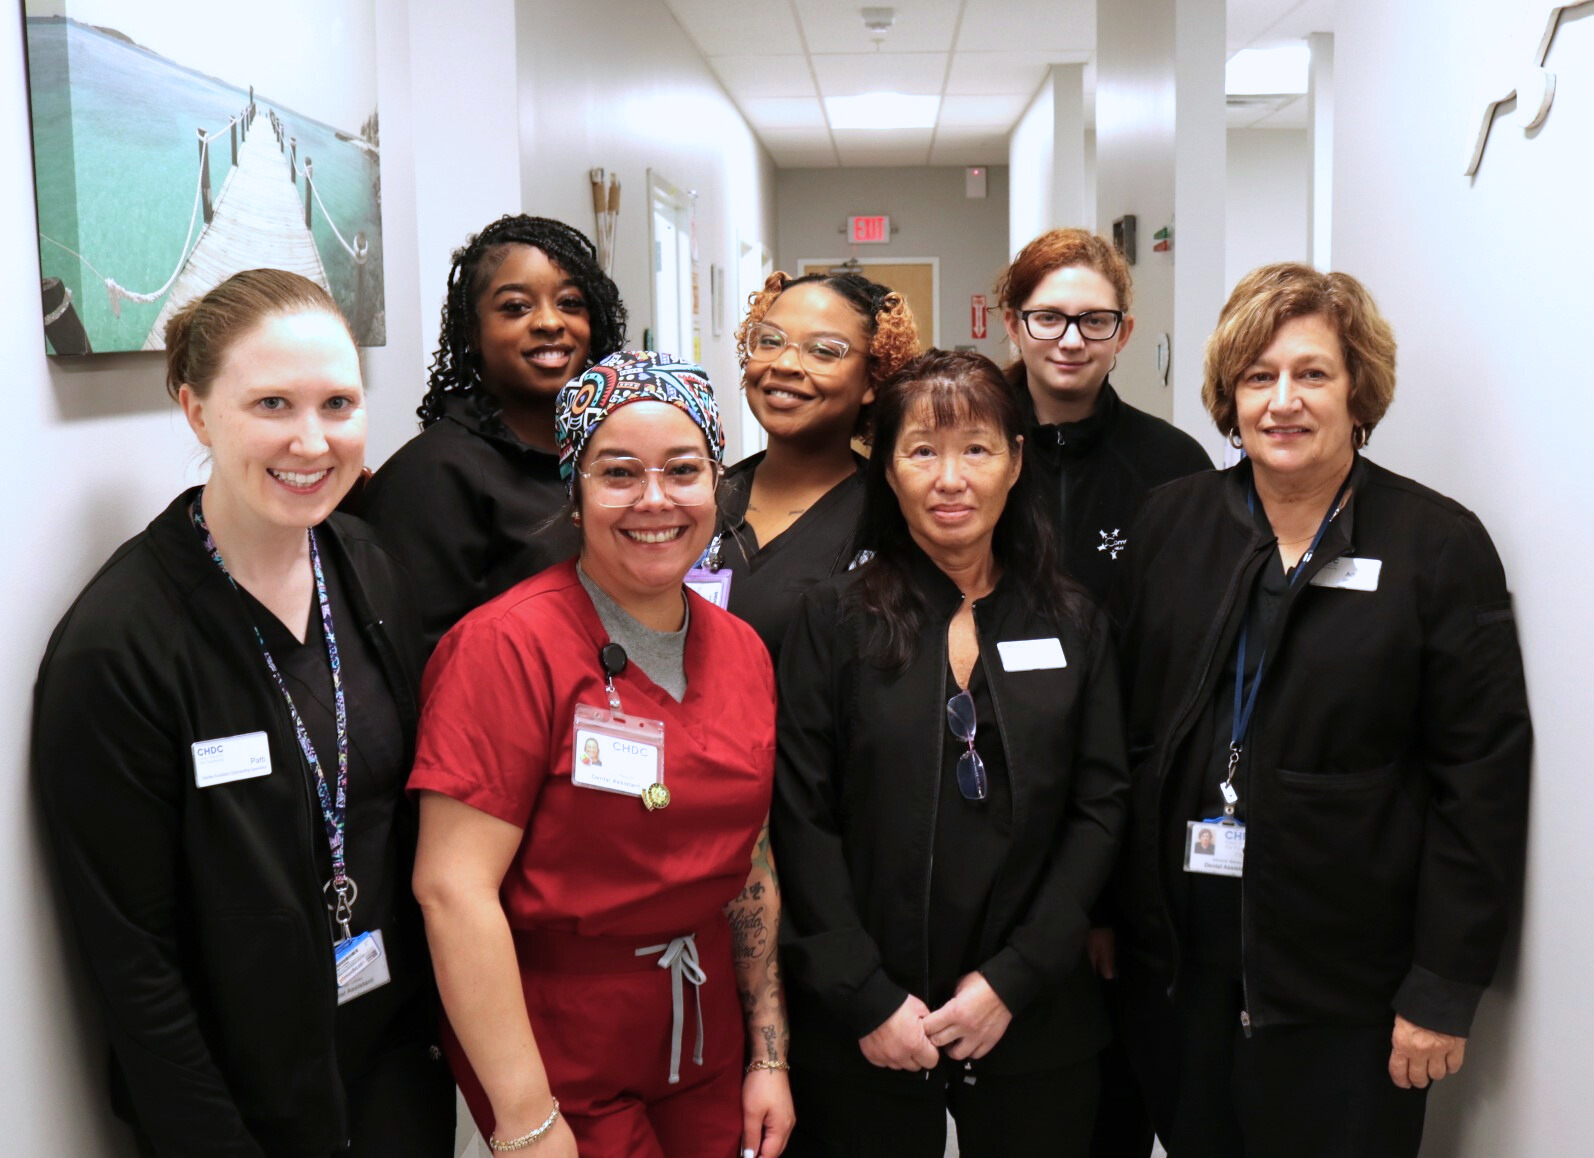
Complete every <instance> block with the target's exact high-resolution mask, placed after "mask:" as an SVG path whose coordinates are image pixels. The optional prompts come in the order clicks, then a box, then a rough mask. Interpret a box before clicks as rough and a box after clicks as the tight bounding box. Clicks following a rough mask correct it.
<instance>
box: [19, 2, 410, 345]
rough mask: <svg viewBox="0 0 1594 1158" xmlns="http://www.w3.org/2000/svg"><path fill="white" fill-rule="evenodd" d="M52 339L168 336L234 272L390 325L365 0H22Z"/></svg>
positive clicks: (360, 336) (364, 331)
mask: <svg viewBox="0 0 1594 1158" xmlns="http://www.w3.org/2000/svg"><path fill="white" fill-rule="evenodd" d="M23 11H24V15H25V17H26V25H27V51H28V88H29V95H30V99H31V105H32V116H33V162H34V180H35V192H36V195H37V200H38V209H39V257H40V264H41V267H42V272H43V284H42V286H41V290H42V295H41V296H42V301H41V303H40V305H41V308H42V315H41V316H42V319H43V322H44V332H45V336H46V338H47V339H48V348H49V351H50V353H52V354H58V355H79V354H97V353H109V352H113V351H121V350H160V349H163V348H164V347H165V342H164V340H163V339H164V333H165V328H166V321H167V319H168V318H170V317H171V315H172V314H173V313H175V312H176V311H177V309H178V308H179V307H180V306H182V305H183V304H184V303H185V302H187V301H190V300H192V299H193V298H195V297H197V296H199V295H200V294H203V293H205V292H206V291H207V290H209V289H210V288H212V287H213V286H215V285H217V284H219V283H220V282H222V281H223V280H225V279H226V278H228V277H230V276H231V275H232V274H234V273H236V272H238V271H239V270H243V269H256V268H261V267H275V268H278V269H289V270H293V271H295V272H297V273H302V274H304V275H305V276H306V277H309V278H311V279H312V280H314V281H316V282H319V283H320V284H321V285H323V286H326V287H327V288H328V289H329V290H330V291H331V292H332V296H333V297H334V298H335V299H336V300H337V303H338V305H339V307H340V308H341V309H342V310H343V313H344V316H345V317H347V318H348V320H349V324H350V326H351V327H352V328H353V330H354V334H355V338H356V339H357V341H358V342H359V344H360V345H362V346H380V345H383V344H384V343H385V341H386V331H387V317H386V309H385V307H384V301H383V278H382V178H381V166H380V159H381V152H380V149H381V137H380V120H379V118H378V115H377V85H376V4H375V0H273V3H271V4H269V5H266V6H264V7H261V6H247V5H233V4H215V3H212V2H211V0H161V2H160V3H158V4H129V3H127V2H126V0H25V3H24V5H23Z"/></svg>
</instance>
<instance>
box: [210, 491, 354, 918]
mask: <svg viewBox="0 0 1594 1158" xmlns="http://www.w3.org/2000/svg"><path fill="white" fill-rule="evenodd" d="M193 521H194V527H195V528H196V529H197V530H198V531H199V533H200V534H201V535H202V536H204V539H205V550H207V551H209V552H210V557H211V559H213V560H214V561H215V563H216V566H218V567H220V568H221V573H222V574H223V575H225V576H227V582H229V583H231V584H232V585H233V589H234V590H237V588H238V582H237V580H235V579H234V578H233V577H232V573H231V572H230V571H228V570H227V564H226V563H225V562H223V561H222V557H221V552H220V551H219V550H217V548H216V539H215V536H213V535H212V534H211V533H210V527H209V526H208V525H207V524H206V523H205V512H204V509H203V508H202V507H201V505H200V496H199V495H195V496H194V507H193ZM306 534H308V535H309V537H310V569H311V570H312V571H313V572H314V573H315V594H316V600H317V602H318V603H319V604H320V605H321V627H322V630H323V631H324V632H325V634H326V637H327V662H328V664H329V666H330V667H331V668H332V702H333V708H334V713H335V715H336V718H337V729H338V782H337V787H336V788H335V789H334V788H331V787H329V786H328V784H327V776H326V771H325V769H323V768H322V767H321V761H320V759H319V758H318V757H317V756H316V752H315V745H314V744H313V743H312V742H311V741H310V733H309V731H308V730H307V729H306V728H305V726H304V718H303V717H302V716H300V715H299V709H298V707H296V706H295V705H294V702H293V696H291V695H290V694H289V693H288V685H287V684H286V683H284V682H283V680H282V673H281V672H280V671H278V670H277V663H276V661H275V660H274V659H272V658H271V652H270V650H269V649H268V648H267V647H266V641H265V639H264V638H263V637H262V636H261V634H260V628H259V626H257V625H255V624H251V625H250V626H251V627H252V628H253V629H254V633H255V642H256V643H258V644H259V645H260V654H261V655H263V656H264V657H265V660H266V667H267V668H268V669H269V670H270V672H271V678H272V680H273V681H274V682H275V683H276V685H277V690H278V691H279V692H281V693H282V698H283V699H284V700H286V701H287V704H288V714H289V715H290V716H291V717H292V718H293V730H294V731H295V732H296V733H298V736H299V750H300V751H301V752H303V753H304V758H305V762H306V763H308V764H309V765H310V770H311V771H312V772H313V773H315V793H316V798H317V799H318V800H319V801H320V803H321V819H322V822H323V823H324V824H325V826H326V833H327V843H328V844H329V845H330V846H331V848H332V879H331V880H330V881H328V882H327V885H326V888H328V889H330V890H331V891H332V893H333V899H332V900H331V901H330V902H328V904H327V908H328V909H330V910H331V911H332V916H333V919H334V920H335V921H337V923H338V924H339V925H340V926H341V927H342V931H343V937H344V939H345V940H347V939H348V937H349V936H350V935H351V934H350V930H349V921H350V920H351V919H352V918H353V915H354V901H355V898H356V897H358V896H359V895H360V890H359V886H358V885H356V884H355V883H354V878H353V877H351V876H349V875H348V873H347V871H345V862H344V856H343V832H344V825H345V823H346V820H347V817H348V808H349V714H348V709H347V707H346V705H345V703H344V699H343V675H342V670H341V667H340V665H339V663H338V640H337V636H336V635H335V634H333V631H332V601H331V600H329V599H328V598H327V581H326V574H325V573H324V572H323V571H322V570H321V552H320V551H318V550H317V549H316V542H315V532H314V531H307V532H306Z"/></svg>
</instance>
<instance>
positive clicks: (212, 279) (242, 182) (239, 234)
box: [144, 118, 331, 350]
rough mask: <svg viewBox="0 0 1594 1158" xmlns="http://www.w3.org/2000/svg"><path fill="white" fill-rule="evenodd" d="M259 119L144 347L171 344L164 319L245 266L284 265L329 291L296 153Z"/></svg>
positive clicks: (255, 267) (282, 267) (271, 127)
mask: <svg viewBox="0 0 1594 1158" xmlns="http://www.w3.org/2000/svg"><path fill="white" fill-rule="evenodd" d="M256 119H257V120H259V122H260V123H259V124H258V125H257V126H256V127H255V128H254V130H253V131H251V132H249V133H248V134H247V136H246V138H245V139H244V140H243V141H242V142H241V143H240V144H239V146H238V164H237V165H236V166H235V167H234V168H233V169H232V170H231V171H230V172H229V174H228V176H227V180H226V181H225V182H224V183H223V184H222V187H221V194H220V195H219V196H218V197H217V198H216V200H215V203H214V208H213V215H212V217H211V220H210V223H209V224H208V225H207V226H206V227H205V231H204V233H203V234H201V235H200V238H199V242H198V244H196V245H195V246H194V251H193V252H192V253H191V254H189V255H188V260H187V262H185V263H184V265H183V269H182V272H181V273H179V274H178V275H177V283H176V284H175V285H174V286H173V287H172V291H171V293H169V294H168V295H167V296H166V301H165V303H164V304H163V305H162V306H161V311H160V314H159V315H158V316H157V317H156V319H155V324H154V326H152V327H151V328H150V332H149V337H147V338H146V339H145V340H144V348H145V349H146V350H163V349H165V348H166V343H165V341H164V335H165V333H166V322H167V319H168V318H170V317H171V316H172V314H174V313H176V312H177V310H178V308H179V307H180V306H182V305H183V304H184V303H186V302H189V301H192V300H193V299H194V298H196V297H199V296H200V295H201V294H204V293H207V292H209V291H210V290H212V289H214V288H215V287H216V286H218V285H220V284H221V283H222V282H224V281H226V280H227V279H228V278H229V277H231V276H232V275H233V274H235V273H238V272H240V271H241V270H246V269H268V268H269V269H286V270H290V271H292V272H293V273H298V274H303V275H304V276H305V277H307V278H309V279H310V280H311V281H313V282H315V283H316V284H317V285H320V286H321V287H322V288H323V289H327V290H328V291H329V292H330V289H331V287H330V286H329V285H328V284H327V273H326V269H325V267H324V266H323V265H322V264H321V254H320V253H319V252H318V251H317V250H316V246H315V239H314V238H313V237H312V236H311V234H310V228H309V226H307V225H306V224H305V217H306V213H305V206H304V198H305V197H306V196H308V195H309V194H308V192H307V190H306V189H305V187H304V184H302V183H300V182H298V181H296V180H294V167H295V166H296V165H297V164H298V160H297V157H296V156H295V154H294V152H293V150H292V149H290V148H287V147H285V146H284V145H283V144H281V143H279V141H278V132H275V131H273V128H274V127H275V126H272V125H268V124H267V123H266V121H265V119H264V118H256ZM221 143H222V145H223V146H225V145H226V142H225V141H223V142H221ZM312 169H313V166H312Z"/></svg>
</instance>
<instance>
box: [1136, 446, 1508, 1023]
mask: <svg viewBox="0 0 1594 1158" xmlns="http://www.w3.org/2000/svg"><path fill="white" fill-rule="evenodd" d="M1250 486H1251V464H1250V463H1249V462H1246V463H1241V464H1240V465H1239V466H1237V467H1234V468H1233V469H1231V470H1227V471H1223V472H1221V473H1217V472H1214V473H1210V474H1202V475H1196V476H1194V477H1192V478H1188V479H1184V480H1182V481H1180V482H1176V483H1173V484H1171V485H1169V486H1167V487H1165V488H1163V489H1162V490H1160V491H1158V492H1157V493H1156V494H1155V495H1153V496H1152V497H1151V498H1150V499H1149V500H1148V502H1147V504H1146V508H1145V511H1144V514H1143V515H1142V517H1141V519H1140V520H1139V521H1138V522H1137V523H1136V525H1135V529H1134V532H1133V534H1132V536H1131V540H1132V541H1131V545H1130V548H1129V552H1128V564H1129V573H1128V575H1127V576H1126V579H1127V584H1126V587H1125V589H1124V595H1125V607H1124V608H1123V616H1124V624H1125V626H1124V634H1123V665H1124V689H1125V695H1126V697H1127V702H1128V726H1129V751H1130V760H1131V766H1132V771H1131V776H1132V784H1133V786H1132V790H1131V809H1130V832H1129V840H1128V843H1127V847H1126V852H1125V863H1126V888H1127V901H1126V905H1125V908H1124V913H1123V915H1124V918H1125V922H1126V928H1125V930H1124V932H1125V942H1126V947H1127V949H1128V952H1129V954H1130V956H1131V958H1132V959H1133V960H1135V961H1137V962H1138V963H1140V964H1141V965H1145V966H1148V967H1150V968H1151V969H1153V970H1155V971H1156V973H1157V974H1159V975H1160V976H1161V977H1162V978H1163V979H1164V981H1165V982H1166V983H1168V984H1169V985H1170V986H1174V987H1175V990H1176V988H1177V977H1178V969H1179V963H1180V956H1181V946H1182V942H1183V936H1184V935H1183V931H1182V930H1181V928H1180V927H1179V925H1180V922H1179V919H1178V918H1177V917H1176V916H1175V914H1177V913H1179V912H1180V908H1181V906H1180V905H1179V897H1180V894H1181V891H1182V889H1183V878H1184V876H1185V874H1184V873H1183V872H1182V867H1181V866H1182V855H1183V848H1184V821H1185V820H1188V819H1193V818H1195V813H1194V811H1193V810H1194V809H1196V807H1197V804H1196V798H1197V795H1198V793H1199V791H1200V789H1201V787H1202V785H1201V784H1200V783H1199V781H1200V780H1201V779H1202V778H1204V777H1208V776H1210V775H1211V774H1212V753H1211V751H1210V750H1197V749H1200V748H1202V747H1203V746H1202V745H1199V744H1191V743H1188V742H1187V741H1188V739H1189V737H1190V734H1191V731H1192V728H1193V726H1194V724H1195V722H1196V721H1197V719H1198V718H1199V716H1200V715H1201V713H1202V711H1203V710H1204V709H1205V707H1206V705H1208V704H1209V703H1210V702H1211V700H1212V697H1213V695H1214V693H1215V692H1217V691H1221V689H1217V688H1216V687H1215V685H1214V681H1215V680H1216V679H1217V678H1218V675H1219V673H1221V672H1222V671H1223V669H1224V662H1225V658H1226V657H1227V656H1228V655H1229V654H1231V653H1232V652H1233V650H1234V647H1235V641H1236V638H1237V633H1238V631H1239V626H1240V622H1241V619H1242V617H1243V616H1244V612H1245V602H1246V598H1247V596H1248V593H1249V592H1250V591H1251V590H1252V588H1253V586H1254V581H1255V578H1256V575H1257V573H1258V571H1259V569H1260V568H1261V566H1262V563H1263V561H1264V560H1265V559H1266V557H1267V555H1268V553H1269V552H1271V551H1274V550H1276V549H1277V542H1276V540H1275V539H1273V538H1272V536H1271V535H1269V534H1268V533H1267V532H1266V531H1264V530H1263V529H1262V528H1261V527H1260V526H1259V525H1258V523H1257V520H1256V519H1255V518H1254V517H1253V516H1252V514H1251V512H1250V511H1249V510H1248V509H1247V495H1248V493H1249V489H1250ZM1349 559H1354V560H1361V561H1363V562H1362V563H1361V564H1360V565H1359V568H1358V569H1359V570H1360V572H1361V573H1362V575H1363V576H1364V578H1363V579H1362V580H1360V581H1359V582H1360V585H1361V586H1362V587H1366V586H1367V581H1366V579H1365V575H1366V574H1367V572H1368V571H1370V569H1371V561H1372V560H1378V562H1379V564H1380V568H1381V569H1380V571H1379V574H1378V578H1377V582H1376V589H1375V590H1365V589H1356V588H1355V587H1353V586H1346V585H1341V586H1324V585H1322V584H1321V583H1314V582H1313V578H1314V576H1323V572H1324V569H1325V568H1327V567H1329V566H1330V565H1331V564H1332V565H1334V566H1335V568H1336V570H1339V569H1343V568H1344V567H1345V566H1346V564H1345V563H1344V562H1340V563H1336V560H1349ZM1303 566H1304V568H1305V570H1304V571H1303V572H1302V574H1301V576H1300V579H1299V581H1297V582H1296V583H1295V584H1294V586H1293V587H1291V589H1290V592H1289V594H1288V596H1287V597H1286V600H1285V603H1284V606H1283V609H1282V610H1281V612H1280V613H1279V615H1278V617H1277V619H1276V620H1275V622H1274V625H1273V627H1272V630H1271V631H1270V633H1269V635H1270V637H1269V638H1268V639H1267V640H1265V641H1255V643H1254V644H1253V645H1252V646H1258V647H1260V646H1264V644H1265V647H1266V656H1267V659H1266V671H1265V675H1264V679H1263V682H1262V685H1261V690H1260V692H1259V693H1258V695H1257V700H1256V708H1255V714H1254V716H1253V718H1252V723H1251V730H1250V735H1249V738H1248V739H1247V742H1246V747H1245V752H1246V756H1245V759H1246V764H1247V772H1246V783H1245V786H1244V793H1245V806H1246V820H1247V837H1246V849H1245V876H1244V878H1243V880H1242V882H1241V885H1242V890H1243V891H1242V900H1241V920H1240V926H1241V933H1240V936H1241V958H1242V975H1243V979H1244V984H1245V992H1246V1001H1247V1009H1248V1012H1249V1015H1250V1019H1251V1022H1252V1024H1253V1025H1257V1026H1266V1025H1285V1024H1295V1025H1301V1024H1339V1025H1357V1024H1361V1025H1373V1024H1380V1023H1387V1021H1388V1020H1389V1018H1390V1015H1391V1009H1393V1011H1394V1012H1396V1013H1399V1014H1401V1015H1402V1016H1404V1017H1405V1018H1407V1019H1408V1020H1410V1021H1412V1022H1414V1023H1416V1024H1417V1025H1420V1026H1424V1027H1426V1028H1428V1029H1432V1030H1437V1031H1440V1032H1443V1033H1452V1034H1465V1033H1466V1032H1467V1031H1468V1028H1469V1026H1470V1025H1471V1021H1472V1016H1473V1013H1474V1010H1475V1009H1476V1006H1477V1003H1478V999H1479V997H1480V996H1481V994H1482V992H1483V990H1484V988H1485V987H1486V986H1487V985H1488V984H1489V982H1490V979H1491V978H1492V977H1493V974H1494V969H1495V965H1496V962H1497V961H1498V959H1499V955H1500V949H1501V945H1502V942H1503V941H1504V938H1505V931H1506V914H1507V910H1508V908H1509V905H1510V900H1511V896H1512V889H1513V888H1514V887H1515V885H1516V882H1517V874H1518V870H1519V866H1520V862H1521V857H1522V852H1523V847H1524V843H1525V837H1526V811H1527V789H1528V768H1529V760H1530V755H1531V748H1532V729H1531V726H1530V724H1529V720H1528V706H1527V694H1526V690H1525V686H1524V682H1523V675H1522V657H1521V653H1520V651H1519V650H1518V646H1517V636H1516V626H1515V621H1514V618H1513V616H1512V612H1511V599H1510V595H1509V593H1508V592H1507V590H1506V584H1505V574H1504V572H1503V570H1502V569H1501V566H1500V560H1499V557H1498V556H1497V555H1496V553H1495V550H1494V546H1493V544H1492V543H1491V542H1490V540H1489V536H1488V534H1487V533H1486V532H1485V531H1484V529H1483V526H1482V525H1481V524H1480V523H1479V522H1478V519H1477V518H1476V516H1474V515H1473V514H1472V513H1471V512H1469V511H1467V510H1465V509H1464V508H1463V507H1461V506H1460V505H1459V504H1458V503H1456V502H1454V501H1452V500H1450V499H1447V498H1445V497H1444V496H1442V495H1439V494H1435V493H1434V492H1433V491H1431V490H1428V489H1427V488H1425V487H1422V486H1419V485H1418V484H1417V483H1414V482H1412V481H1411V480H1410V479H1405V478H1402V477H1400V476H1399V475H1397V474H1394V473H1392V472H1391V471H1388V470H1385V469H1384V468H1382V467H1380V466H1378V465H1376V464H1375V463H1372V462H1369V461H1368V460H1366V459H1364V458H1361V457H1359V456H1358V458H1357V460H1356V463H1355V466H1354V467H1353V468H1352V470H1351V475H1350V491H1349V497H1348V499H1347V501H1346V503H1345V505H1344V507H1343V508H1342V509H1341V512H1340V514H1339V516H1338V517H1337V518H1336V519H1334V521H1333V522H1332V523H1331V524H1330V525H1329V528H1328V531H1327V533H1326V534H1325V535H1324V537H1323V541H1322V543H1321V545H1320V546H1319V547H1318V550H1317V553H1316V554H1315V555H1314V556H1313V557H1312V559H1311V560H1310V561H1309V562H1307V563H1305V564H1303ZM1333 574H1334V572H1332V571H1331V572H1330V573H1329V576H1328V577H1331V576H1332V575H1333ZM1325 578H1327V577H1325ZM1225 694H1226V693H1225ZM1224 718H1225V719H1227V716H1226V715H1225V717H1224Z"/></svg>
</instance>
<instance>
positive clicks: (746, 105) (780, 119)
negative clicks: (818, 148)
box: [740, 97, 829, 132]
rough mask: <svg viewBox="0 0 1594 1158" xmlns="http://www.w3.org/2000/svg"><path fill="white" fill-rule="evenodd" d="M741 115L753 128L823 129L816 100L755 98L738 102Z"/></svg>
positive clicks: (823, 110)
mask: <svg viewBox="0 0 1594 1158" xmlns="http://www.w3.org/2000/svg"><path fill="white" fill-rule="evenodd" d="M740 108H741V110H742V114H743V115H744V116H745V117H746V118H747V120H748V123H750V124H751V125H752V126H753V128H754V129H755V130H757V131H759V132H762V131H763V130H764V129H826V128H828V127H829V126H828V124H827V123H826V121H825V109H824V106H823V105H821V104H820V103H819V100H818V98H816V97H756V98H754V99H752V100H744V101H741V102H740Z"/></svg>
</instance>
